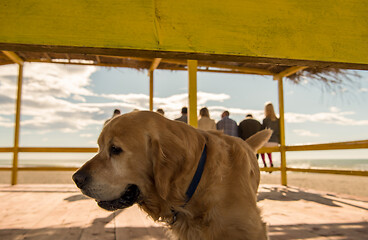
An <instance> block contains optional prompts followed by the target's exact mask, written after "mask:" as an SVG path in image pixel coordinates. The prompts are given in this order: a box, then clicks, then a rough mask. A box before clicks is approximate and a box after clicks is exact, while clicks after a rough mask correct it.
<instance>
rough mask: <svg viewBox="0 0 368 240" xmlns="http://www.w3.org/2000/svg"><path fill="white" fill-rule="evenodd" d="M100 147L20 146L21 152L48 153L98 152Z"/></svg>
mask: <svg viewBox="0 0 368 240" xmlns="http://www.w3.org/2000/svg"><path fill="white" fill-rule="evenodd" d="M97 151H98V148H91V147H90V148H70V147H20V148H19V152H34V153H35V152H37V153H40V152H47V153H62V152H65V153H96V152H97Z"/></svg>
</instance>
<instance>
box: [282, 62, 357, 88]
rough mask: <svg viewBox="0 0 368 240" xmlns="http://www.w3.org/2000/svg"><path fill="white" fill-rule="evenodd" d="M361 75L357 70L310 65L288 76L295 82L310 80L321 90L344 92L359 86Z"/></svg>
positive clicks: (309, 81)
mask: <svg viewBox="0 0 368 240" xmlns="http://www.w3.org/2000/svg"><path fill="white" fill-rule="evenodd" d="M360 78H361V75H360V74H359V73H358V72H357V71H355V70H344V69H337V68H319V67H309V68H306V69H304V70H303V71H299V72H297V73H295V74H293V75H290V76H288V77H287V79H289V80H290V81H291V82H293V83H295V84H301V83H303V82H305V81H308V83H310V84H311V85H314V86H315V85H317V86H319V87H320V89H321V91H323V92H324V91H331V92H335V93H344V92H347V90H349V89H350V90H352V89H355V88H358V87H359V86H360V85H359V79H360Z"/></svg>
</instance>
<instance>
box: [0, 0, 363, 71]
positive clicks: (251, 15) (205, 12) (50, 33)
mask: <svg viewBox="0 0 368 240" xmlns="http://www.w3.org/2000/svg"><path fill="white" fill-rule="evenodd" d="M61 9H62V11H61V12H62V14H55V13H57V12H60V10H61ZM367 12H368V4H366V1H360V0H350V1H346V0H325V1H317V0H311V1H290V0H280V1H278V2H277V3H275V2H274V1H271V0H265V1H251V0H231V1H220V0H211V1H210V0H204V1H196V0H185V1H179V2H175V4H173V3H172V1H169V0H155V1H149V2H147V1H144V2H142V1H131V0H124V1H120V0H106V1H97V0H95V1H88V2H86V1H73V0H55V1H48V0H39V1H36V2H35V1H33V0H25V1H22V4H18V2H17V1H12V0H3V1H1V2H0V43H3V44H4V45H3V47H6V46H10V45H12V44H24V45H26V46H28V47H29V46H31V45H32V46H34V47H36V46H39V47H42V46H44V47H46V48H48V47H51V48H52V47H58V46H59V47H71V48H78V47H87V48H88V47H89V48H91V49H96V48H98V49H100V50H99V51H102V52H104V51H105V50H108V49H115V50H128V51H129V50H131V51H138V52H141V51H148V54H150V55H151V56H153V57H162V56H154V55H155V54H156V53H153V52H152V51H157V52H159V53H162V55H164V54H165V53H170V52H172V53H178V54H179V55H178V56H181V57H183V56H184V54H190V56H191V58H192V59H199V58H200V57H201V56H202V57H205V56H206V55H212V56H210V57H211V58H212V57H213V56H216V55H222V56H230V57H231V56H233V57H234V58H236V56H243V57H255V58H260V59H264V61H269V59H273V60H275V61H276V60H278V61H280V62H284V60H305V61H321V62H326V63H327V65H330V66H332V65H331V64H329V63H342V65H343V66H344V64H345V63H352V65H351V66H353V65H354V64H357V65H367V64H368V55H367V54H366V53H367V52H368V41H366V38H367V35H368V28H367V25H368V19H367V17H366V13H367ZM122 36H124V37H122ZM13 46H14V45H13ZM275 46H277V47H275ZM138 54H139V53H138ZM118 55H120V54H118ZM186 57H187V58H189V59H190V57H188V55H187V56H186ZM296 65H298V64H296ZM306 66H308V65H306Z"/></svg>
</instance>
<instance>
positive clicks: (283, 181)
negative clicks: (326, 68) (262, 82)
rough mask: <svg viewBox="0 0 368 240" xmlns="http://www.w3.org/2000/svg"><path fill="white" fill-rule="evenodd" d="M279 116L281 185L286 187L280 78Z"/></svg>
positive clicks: (279, 82)
mask: <svg viewBox="0 0 368 240" xmlns="http://www.w3.org/2000/svg"><path fill="white" fill-rule="evenodd" d="M278 92H279V94H278V95H279V114H280V156H281V184H282V185H284V186H287V173H286V150H285V116H284V115H285V110H284V86H283V82H282V77H279V78H278Z"/></svg>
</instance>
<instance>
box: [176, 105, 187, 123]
mask: <svg viewBox="0 0 368 240" xmlns="http://www.w3.org/2000/svg"><path fill="white" fill-rule="evenodd" d="M175 120H176V121H180V122H184V123H188V108H187V107H183V108H182V109H181V117H180V118H177V119H175Z"/></svg>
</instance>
